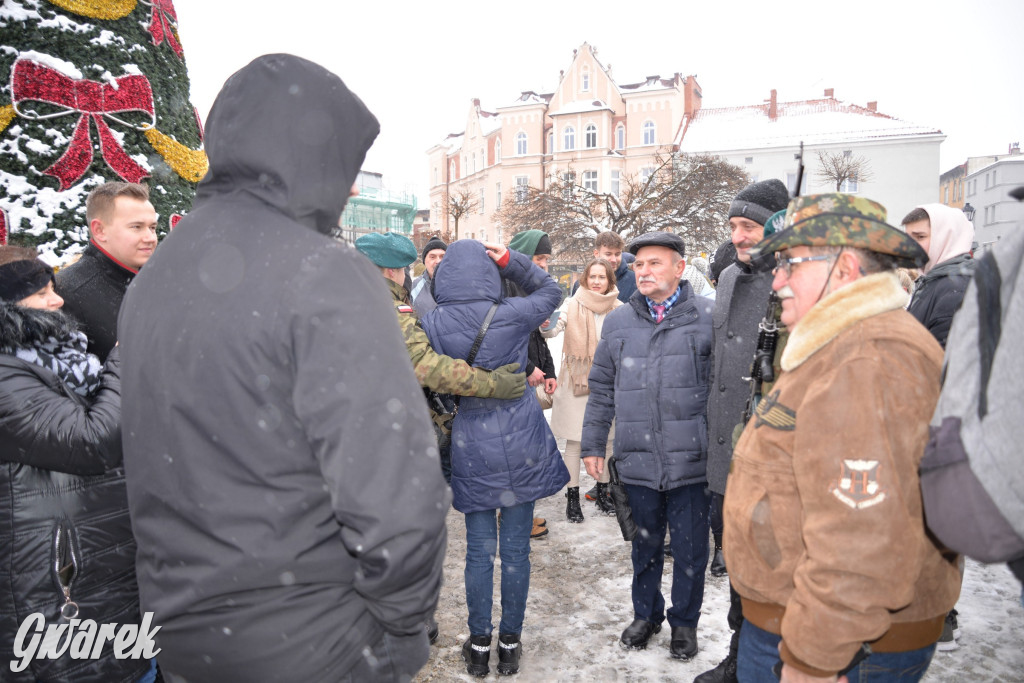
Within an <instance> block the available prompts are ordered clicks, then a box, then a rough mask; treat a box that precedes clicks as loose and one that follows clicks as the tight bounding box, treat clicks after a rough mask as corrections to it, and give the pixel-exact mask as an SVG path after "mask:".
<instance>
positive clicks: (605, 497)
mask: <svg viewBox="0 0 1024 683" xmlns="http://www.w3.org/2000/svg"><path fill="white" fill-rule="evenodd" d="M597 509H598V510H600V511H601V512H603V513H604V514H606V515H614V514H615V502H614V501H613V500H612V494H610V493H608V484H600V483H599V484H598V485H597Z"/></svg>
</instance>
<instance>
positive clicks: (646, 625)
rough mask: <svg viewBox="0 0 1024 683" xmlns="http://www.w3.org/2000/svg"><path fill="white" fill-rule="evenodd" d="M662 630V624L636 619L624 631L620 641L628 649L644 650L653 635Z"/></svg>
mask: <svg viewBox="0 0 1024 683" xmlns="http://www.w3.org/2000/svg"><path fill="white" fill-rule="evenodd" d="M660 630H661V624H652V623H651V622H649V621H644V620H643V619H634V620H633V623H632V624H630V625H629V626H627V627H626V630H625V631H623V632H622V637H621V638H619V642H620V643H621V644H622V647H624V648H626V649H627V650H644V649H646V648H647V643H649V642H650V640H651V636H653V635H654V634H655V633H657V632H658V631H660Z"/></svg>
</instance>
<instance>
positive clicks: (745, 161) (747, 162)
mask: <svg viewBox="0 0 1024 683" xmlns="http://www.w3.org/2000/svg"><path fill="white" fill-rule="evenodd" d="M743 163H745V164H746V165H748V166H749V165H750V164H752V163H754V157H745V158H744V159H743Z"/></svg>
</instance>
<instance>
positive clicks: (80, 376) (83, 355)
mask: <svg viewBox="0 0 1024 683" xmlns="http://www.w3.org/2000/svg"><path fill="white" fill-rule="evenodd" d="M0 309H2V314H0V321H2V323H3V325H4V326H5V328H6V329H5V330H4V331H3V334H2V339H0V353H6V354H8V355H12V356H15V357H17V358H20V359H21V360H23V361H25V362H27V363H32V364H34V365H38V366H40V367H43V368H46V369H47V370H50V371H51V372H53V373H54V374H55V375H57V377H59V378H60V379H61V381H63V382H64V384H66V385H67V386H68V387H69V388H70V389H71V390H72V391H74V392H75V393H76V394H79V395H81V396H85V397H88V396H91V395H92V394H93V393H95V392H96V390H97V389H99V387H100V375H101V374H102V373H103V364H102V363H101V362H100V359H99V358H97V357H96V356H94V355H92V354H91V353H88V352H87V351H86V349H87V348H88V340H87V339H86V336H85V335H84V334H82V333H81V332H79V331H78V330H76V329H74V325H73V323H72V322H71V320H70V318H68V317H67V316H66V315H64V314H63V313H61V312H60V311H43V310H37V309H31V308H24V307H22V306H17V305H14V304H11V303H10V302H3V304H2V306H0Z"/></svg>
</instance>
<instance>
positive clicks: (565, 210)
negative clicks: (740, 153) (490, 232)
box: [497, 154, 747, 260]
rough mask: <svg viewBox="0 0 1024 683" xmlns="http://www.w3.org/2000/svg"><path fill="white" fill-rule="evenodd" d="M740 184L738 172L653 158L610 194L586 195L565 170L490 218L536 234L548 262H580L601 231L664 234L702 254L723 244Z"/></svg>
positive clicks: (702, 159) (699, 161)
mask: <svg viewBox="0 0 1024 683" xmlns="http://www.w3.org/2000/svg"><path fill="white" fill-rule="evenodd" d="M746 182H747V176H746V174H745V173H744V172H743V171H742V170H741V169H739V168H737V167H736V166H733V165H732V164H730V163H728V162H726V161H724V160H723V159H720V158H718V157H713V156H707V155H684V154H659V155H658V156H656V157H655V158H654V160H652V162H651V165H650V166H649V167H647V168H645V169H644V170H643V172H641V173H639V174H629V175H623V176H622V177H621V178H620V180H619V191H618V193H617V194H616V193H613V192H599V191H596V190H593V189H588V188H587V187H585V186H583V185H581V184H580V183H579V178H578V176H577V174H576V173H575V172H573V171H572V169H569V170H567V171H565V172H563V173H562V174H561V175H559V176H557V177H550V178H548V181H547V183H546V187H545V188H544V189H538V188H534V187H528V188H525V190H518V192H517V195H516V197H515V198H514V201H509V202H506V203H504V204H503V205H502V207H501V210H500V211H499V212H498V214H497V217H498V219H499V220H500V221H501V222H502V223H503V224H504V225H505V226H506V230H508V231H509V232H510V233H517V232H521V231H523V230H529V229H530V228H540V229H541V230H544V231H545V232H547V233H548V235H549V236H550V237H551V243H552V246H554V247H555V250H556V255H557V256H560V257H563V258H568V259H573V260H584V259H585V258H587V256H589V255H590V253H591V251H592V249H593V244H594V237H595V236H596V235H597V234H598V233H599V232H603V231H605V230H611V231H614V232H616V233H618V234H619V235H621V236H622V238H623V239H624V240H626V241H627V242H628V241H629V240H631V239H633V238H634V237H637V236H639V235H642V234H644V233H648V232H653V231H657V230H667V231H671V232H675V233H677V234H679V235H680V236H681V237H682V238H683V240H684V241H685V242H686V244H687V249H688V250H689V251H690V252H691V253H694V252H699V251H709V252H710V251H714V249H715V247H717V246H718V245H719V244H720V243H721V242H722V241H724V240H725V239H727V238H728V237H729V223H728V211H729V203H730V202H731V201H732V199H733V197H735V195H736V193H737V192H739V191H740V190H741V189H742V188H743V186H744V185H745V184H746Z"/></svg>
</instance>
